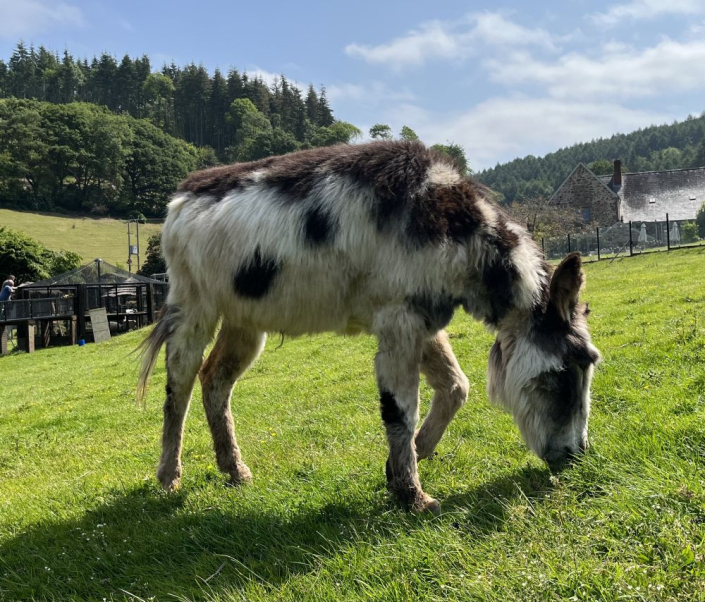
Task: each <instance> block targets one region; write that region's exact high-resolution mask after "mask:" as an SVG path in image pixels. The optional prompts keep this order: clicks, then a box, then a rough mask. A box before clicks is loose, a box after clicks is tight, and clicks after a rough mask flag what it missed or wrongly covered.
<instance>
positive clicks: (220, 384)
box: [199, 323, 265, 485]
mask: <svg viewBox="0 0 705 602" xmlns="http://www.w3.org/2000/svg"><path fill="white" fill-rule="evenodd" d="M264 341H265V335H264V334H263V333H261V332H256V331H252V330H243V329H240V328H236V327H233V326H231V325H228V324H227V323H224V324H223V327H222V328H221V330H220V333H219V334H218V339H217V341H216V343H215V346H214V347H213V350H212V351H211V353H210V355H209V356H208V359H207V360H206V361H205V363H204V364H203V367H202V368H201V372H200V374H199V376H200V379H201V389H202V391H203V406H204V408H205V410H206V417H207V419H208V426H210V429H211V434H212V435H213V447H214V448H215V455H216V458H217V461H218V468H220V470H221V471H222V472H224V473H225V474H227V475H229V476H230V479H231V482H232V483H233V484H234V485H238V484H240V483H242V482H243V481H249V480H251V479H252V474H251V473H250V469H249V468H247V466H246V465H245V463H244V462H243V461H242V458H241V456H240V448H239V447H238V445H237V441H236V440H235V428H234V426H233V417H232V414H231V412H230V396H231V394H232V390H233V386H234V384H235V381H236V380H237V379H238V378H239V377H240V376H241V375H242V374H244V372H245V371H246V370H247V368H249V366H250V365H251V364H252V362H254V361H255V360H256V359H257V356H258V355H259V354H260V352H261V351H262V348H263V347H264Z"/></svg>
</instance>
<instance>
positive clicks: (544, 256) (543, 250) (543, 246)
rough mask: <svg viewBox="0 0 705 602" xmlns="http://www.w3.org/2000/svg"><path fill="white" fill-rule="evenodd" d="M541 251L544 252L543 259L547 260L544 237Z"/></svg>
mask: <svg viewBox="0 0 705 602" xmlns="http://www.w3.org/2000/svg"><path fill="white" fill-rule="evenodd" d="M541 251H542V252H543V258H544V259H546V245H545V244H544V242H543V236H542V237H541Z"/></svg>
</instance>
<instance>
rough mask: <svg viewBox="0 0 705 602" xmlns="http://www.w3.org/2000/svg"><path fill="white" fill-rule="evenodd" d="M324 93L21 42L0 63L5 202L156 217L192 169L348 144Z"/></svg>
mask: <svg viewBox="0 0 705 602" xmlns="http://www.w3.org/2000/svg"><path fill="white" fill-rule="evenodd" d="M360 135H361V132H360V130H359V129H358V128H356V127H355V126H354V125H352V124H349V123H346V122H343V121H339V120H336V119H335V118H334V116H333V112H332V110H331V108H330V105H329V103H328V100H327V97H326V93H325V89H324V88H321V89H320V90H319V91H316V90H315V89H314V87H313V86H309V87H308V90H307V92H306V94H305V95H304V93H303V92H302V91H301V90H299V88H297V87H296V86H294V85H292V84H291V83H290V82H289V81H288V80H287V79H286V77H285V76H281V77H279V78H277V79H276V80H275V81H274V82H273V83H272V84H271V85H270V86H268V85H267V84H266V83H265V82H264V81H263V79H262V78H261V77H250V76H248V74H247V73H240V72H239V71H238V70H237V69H231V70H230V71H229V72H228V74H227V76H223V74H222V73H221V72H220V71H219V70H217V69H216V70H215V72H214V74H213V75H212V76H211V75H210V74H209V73H208V72H207V71H206V69H205V68H204V67H203V66H202V65H195V64H190V65H187V66H186V67H183V68H181V67H178V66H176V65H175V64H173V63H172V64H171V65H168V66H167V65H165V66H164V67H163V68H162V69H161V71H157V72H153V71H152V67H151V64H150V60H149V57H147V56H142V57H139V58H135V59H133V58H131V57H130V56H129V55H125V56H124V57H123V58H122V60H121V61H120V62H118V61H117V60H116V59H115V57H113V56H112V55H109V54H107V53H103V54H102V55H101V56H100V57H93V59H92V60H91V61H90V62H89V61H88V60H87V59H83V60H80V59H75V58H74V57H73V56H72V55H71V54H70V53H69V52H68V50H65V51H64V53H63V56H62V57H59V55H58V54H57V53H54V52H51V51H49V50H47V49H46V48H44V47H39V49H36V50H35V49H34V48H33V47H31V46H30V47H29V48H28V47H26V46H25V45H24V44H23V43H21V42H20V43H19V44H17V46H16V48H15V50H14V52H13V53H12V56H11V57H10V59H9V60H8V61H7V62H5V61H3V60H0V202H2V203H3V204H6V205H8V204H9V205H12V206H16V207H18V208H24V209H33V210H38V209H44V210H58V209H63V210H72V211H91V212H94V213H108V212H111V213H119V214H125V213H129V212H139V213H144V214H145V215H162V214H163V210H164V207H165V204H166V201H167V199H168V196H169V194H170V193H171V192H173V190H174V188H175V187H176V185H177V184H178V182H179V181H180V180H181V179H182V178H183V177H184V176H185V175H186V174H187V173H188V172H189V171H192V170H194V169H197V168H201V167H207V166H210V165H215V164H217V163H221V162H234V161H250V160H256V159H260V158H262V157H266V156H269V155H275V154H284V153H287V152H291V151H295V150H299V149H305V148H313V147H319V146H327V145H331V144H337V143H341V142H350V141H351V140H352V139H354V138H356V137H358V136H360Z"/></svg>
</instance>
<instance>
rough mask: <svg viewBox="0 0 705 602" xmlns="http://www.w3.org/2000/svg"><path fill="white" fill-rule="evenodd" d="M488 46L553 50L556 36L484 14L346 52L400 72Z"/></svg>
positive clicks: (425, 26) (350, 46)
mask: <svg viewBox="0 0 705 602" xmlns="http://www.w3.org/2000/svg"><path fill="white" fill-rule="evenodd" d="M486 45H490V46H526V45H538V46H542V47H544V48H547V49H553V41H552V37H551V35H550V34H549V33H548V32H546V31H545V30H543V29H528V28H526V27H523V26H521V25H517V24H516V23H513V22H512V21H509V20H508V19H506V18H505V17H504V16H503V15H502V14H501V13H498V12H484V13H477V14H473V15H469V16H468V17H466V18H465V19H464V20H463V21H462V22H461V25H456V24H450V23H444V22H442V21H430V22H427V23H423V24H422V25H420V26H419V28H418V29H415V30H412V31H410V32H408V33H407V34H406V35H404V36H402V37H398V38H395V39H393V40H392V41H390V42H386V43H384V44H379V45H378V46H369V45H365V44H357V43H353V44H348V46H346V47H345V52H346V54H348V56H351V57H354V58H360V59H363V60H365V61H367V62H368V63H377V64H384V65H387V66H390V67H392V68H394V69H400V68H403V67H407V66H411V65H422V64H423V63H425V62H426V61H428V60H431V59H446V60H460V59H464V58H466V57H468V56H471V55H472V54H474V53H475V52H476V51H477V49H478V48H480V47H484V46H486Z"/></svg>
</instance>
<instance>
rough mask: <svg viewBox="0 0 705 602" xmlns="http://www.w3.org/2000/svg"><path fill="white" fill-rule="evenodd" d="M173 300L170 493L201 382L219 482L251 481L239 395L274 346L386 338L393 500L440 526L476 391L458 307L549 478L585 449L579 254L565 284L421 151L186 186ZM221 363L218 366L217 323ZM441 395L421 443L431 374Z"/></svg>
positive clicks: (368, 153)
mask: <svg viewBox="0 0 705 602" xmlns="http://www.w3.org/2000/svg"><path fill="white" fill-rule="evenodd" d="M162 248H163V250H164V256H165V258H166V261H167V266H168V274H169V283H170V289H169V295H168V298H167V302H166V306H165V308H164V310H163V314H162V317H161V319H160V320H159V322H158V323H157V325H156V327H155V328H154V329H153V330H152V332H151V334H150V335H149V336H148V337H147V339H146V340H145V341H144V343H143V345H144V356H143V362H142V370H141V374H140V379H139V384H138V397H140V398H141V397H143V396H144V392H145V387H146V384H147V380H148V378H149V374H150V372H151V370H152V368H153V367H154V364H155V361H156V358H157V354H158V352H159V349H160V347H161V346H162V345H163V344H164V343H166V368H167V385H166V402H165V404H164V431H163V439H162V455H161V460H160V463H159V467H158V470H157V478H158V479H159V481H160V482H161V484H162V485H163V486H164V487H165V488H167V489H174V488H176V487H178V486H179V485H180V479H181V474H182V469H181V459H180V456H181V445H182V437H183V428H184V420H185V417H186V413H187V410H188V406H189V402H190V398H191V392H192V389H193V385H194V381H195V378H196V375H197V374H198V375H199V376H200V380H201V387H202V391H203V404H204V406H205V410H206V416H207V419H208V424H209V426H210V429H211V432H212V435H213V441H214V448H215V454H216V457H217V462H218V466H219V468H220V470H221V471H223V472H224V473H226V474H227V475H229V477H230V479H231V481H232V483H233V484H239V483H242V482H243V481H248V480H250V479H251V473H250V470H249V469H248V467H247V466H246V465H245V463H244V462H243V460H242V457H241V454H240V449H239V447H238V445H237V442H236V440H235V432H234V428H233V420H232V415H231V411H230V399H231V393H232V389H233V386H234V384H235V381H236V380H237V379H238V378H239V377H240V376H241V375H242V374H243V373H244V372H245V371H246V370H247V369H248V367H249V366H250V365H251V364H252V362H254V360H255V359H256V358H257V356H258V355H259V354H260V352H261V351H262V348H263V346H264V341H265V336H266V335H265V333H267V332H280V333H283V334H285V335H293V336H296V335H301V334H304V333H317V332H324V331H334V332H338V333H347V334H353V333H359V332H367V333H371V334H373V335H375V336H376V338H377V341H378V352H377V355H376V357H375V372H376V378H377V383H378V387H379V394H380V409H381V414H382V420H383V421H384V425H385V427H386V435H387V441H388V444H389V457H388V460H387V464H386V476H387V481H388V485H389V489H390V490H391V491H392V492H393V494H395V495H396V497H397V498H398V500H399V501H400V502H401V503H402V504H403V505H405V506H406V507H407V508H409V507H410V508H411V509H413V510H416V511H424V510H430V511H432V512H438V511H439V504H438V502H437V501H436V500H435V499H433V498H432V497H430V496H429V495H427V494H426V493H425V492H424V491H423V489H422V488H421V484H420V482H419V476H418V469H417V460H420V459H423V458H427V457H429V456H430V455H431V454H432V453H433V451H434V449H435V447H436V445H437V444H438V442H439V441H440V439H441V437H442V436H443V433H444V431H445V429H446V427H447V426H448V424H449V423H450V421H451V420H452V419H453V417H454V416H455V414H456V412H457V411H458V410H459V409H460V407H461V406H462V405H463V404H464V403H465V401H466V398H467V395H468V380H467V378H466V377H465V375H464V374H463V372H462V370H461V369H460V366H459V365H458V361H457V360H456V358H455V356H454V355H453V351H452V350H451V347H450V345H449V342H448V337H447V335H446V334H445V332H444V330H443V329H444V328H445V326H446V325H447V324H448V323H449V322H450V320H451V318H452V317H453V313H454V311H455V309H456V308H457V307H462V308H463V309H464V310H465V311H466V312H468V313H470V314H472V315H473V316H474V317H475V318H477V319H479V320H482V321H484V323H485V324H486V325H487V326H488V327H489V328H490V329H492V330H493V331H495V332H496V334H497V338H496V341H495V343H494V346H493V347H492V349H491V352H490V358H489V369H488V393H489V396H490V398H491V399H492V400H493V401H495V402H496V403H498V404H500V405H502V406H504V407H505V408H506V409H508V410H509V411H511V412H512V413H513V415H514V418H515V421H516V423H517V425H518V427H519V429H520V431H521V434H522V435H523V438H524V440H525V441H526V443H527V445H528V447H529V448H530V449H531V450H533V451H534V452H535V453H536V454H537V455H538V456H539V457H541V458H543V459H544V460H545V461H546V462H548V463H549V464H555V463H561V462H565V461H567V460H568V459H569V458H572V457H574V456H576V455H577V454H579V453H580V452H582V451H584V450H585V448H586V447H587V444H588V441H587V424H588V414H589V410H590V382H591V379H592V375H593V366H594V365H595V364H596V363H597V362H598V360H599V359H600V355H599V353H598V351H597V349H596V348H595V347H594V346H593V345H592V343H591V340H590V335H589V333H588V328H587V321H586V316H587V313H588V311H587V308H586V306H584V305H582V304H580V303H579V300H578V296H579V291H580V289H581V286H582V285H583V281H584V275H583V272H582V268H581V262H580V256H579V255H577V254H573V255H570V256H568V257H567V258H566V259H565V260H564V261H563V263H561V265H560V266H559V267H558V268H557V269H556V270H555V272H552V269H551V267H550V266H549V265H548V264H547V263H546V262H545V261H544V260H543V257H542V254H541V252H540V250H539V249H538V247H537V246H536V244H535V243H534V242H533V241H532V240H531V238H530V237H529V235H528V234H527V233H526V232H525V231H524V230H523V229H522V228H521V227H519V226H518V225H516V224H515V223H513V222H512V221H510V219H509V218H508V217H507V215H505V213H504V212H503V211H502V210H501V209H500V208H499V207H498V206H497V205H495V204H494V203H493V202H492V201H491V199H490V197H489V192H488V190H487V189H485V188H483V187H482V186H481V185H479V184H478V183H476V182H474V181H473V180H471V179H469V178H466V177H464V176H463V175H462V174H461V173H460V172H459V171H458V169H457V168H456V167H455V166H454V164H453V163H452V162H450V160H449V159H447V158H446V157H444V156H441V155H438V154H436V153H434V152H432V151H431V150H429V149H427V148H426V147H425V146H423V145H422V144H420V143H418V142H374V143H369V144H360V145H340V146H333V147H328V148H321V149H314V150H306V151H300V152H296V153H292V154H289V155H285V156H281V157H270V158H266V159H262V160H260V161H254V162H251V163H240V164H235V165H230V166H226V167H214V168H211V169H207V170H204V171H200V172H197V173H194V174H192V175H191V176H189V177H188V178H187V179H186V180H185V181H184V182H183V183H182V184H181V185H180V186H179V188H178V191H177V193H176V195H175V196H174V197H173V199H172V200H171V202H170V204H169V210H168V217H167V219H166V223H165V224H164V229H163V234H162ZM219 321H221V327H220V330H219V332H218V335H217V340H216V342H215V345H214V347H213V350H212V351H211V353H210V355H209V356H208V359H207V360H206V361H205V363H204V362H203V352H204V349H205V348H206V346H207V345H208V343H209V342H210V341H211V339H212V337H213V336H214V332H215V330H216V326H217V324H218V322H219ZM420 373H423V374H424V375H425V377H426V378H427V380H428V382H429V384H430V385H431V387H432V388H433V389H434V395H433V400H432V405H431V409H430V411H429V413H428V415H427V416H426V418H425V420H424V422H423V424H422V425H421V428H420V429H418V430H415V429H416V425H417V422H418V420H419V375H420Z"/></svg>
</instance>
